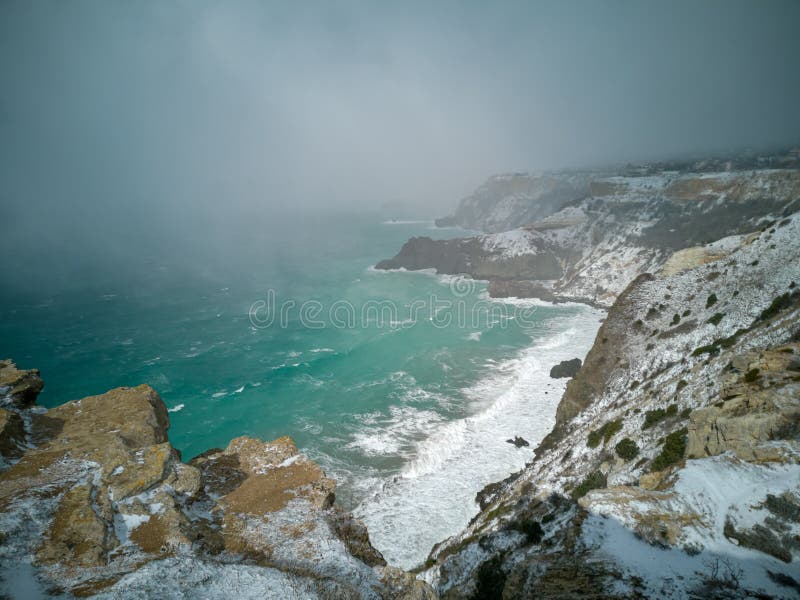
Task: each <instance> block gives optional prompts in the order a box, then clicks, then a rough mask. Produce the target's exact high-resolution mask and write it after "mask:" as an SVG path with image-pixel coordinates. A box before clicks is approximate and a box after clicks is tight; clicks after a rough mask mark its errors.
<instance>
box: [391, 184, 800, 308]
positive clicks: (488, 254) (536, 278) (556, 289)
mask: <svg viewBox="0 0 800 600" xmlns="http://www.w3.org/2000/svg"><path fill="white" fill-rule="evenodd" d="M587 187H588V190H589V192H588V195H587V196H586V197H585V198H582V199H578V200H575V201H573V202H571V203H570V204H569V205H568V206H564V207H562V208H560V209H559V210H557V211H555V212H552V213H550V212H548V211H549V210H550V209H552V208H553V206H554V205H552V204H542V205H538V204H537V205H536V206H537V209H536V210H537V211H540V212H541V213H546V214H544V216H541V217H540V218H538V219H537V220H535V221H533V222H526V223H525V224H524V225H523V226H521V227H518V228H516V229H512V230H511V231H504V232H501V233H491V234H483V235H478V236H473V237H469V238H464V239H451V240H432V239H430V238H412V239H411V240H409V241H408V242H407V243H406V244H405V245H404V246H403V248H402V249H401V250H400V252H399V253H398V254H397V255H396V256H395V257H394V258H391V259H388V260H384V261H381V262H380V263H378V265H376V268H379V269H397V268H405V269H412V270H413V269H428V268H432V269H436V271H437V272H439V273H444V274H459V273H463V274H468V275H471V276H472V277H475V278H477V279H484V280H488V281H489V293H490V294H491V295H492V296H494V297H507V296H518V297H538V298H541V299H544V300H549V301H554V300H555V301H558V300H573V301H581V302H587V303H590V304H595V305H600V306H604V307H608V306H611V304H613V302H614V301H615V300H616V298H617V297H618V296H619V294H620V293H621V292H622V291H623V290H624V289H625V288H626V287H627V286H628V284H629V283H630V282H631V281H633V279H634V278H635V277H636V276H637V275H639V274H640V273H646V272H653V271H655V270H657V269H659V268H661V267H662V266H663V265H664V263H665V262H666V261H667V259H668V258H670V257H671V256H672V255H673V253H674V252H675V251H676V250H679V249H684V248H689V247H691V248H693V250H691V251H690V252H688V253H685V254H684V255H683V256H682V257H680V256H679V257H676V258H674V259H673V261H680V260H689V261H692V260H713V259H714V258H718V257H719V256H721V255H723V254H725V252H726V251H727V247H728V246H729V245H730V244H731V243H733V241H732V240H724V239H723V238H728V237H730V236H734V235H740V234H743V233H745V232H748V231H751V230H753V229H756V228H757V227H759V226H761V225H763V223H765V222H767V221H768V220H774V219H780V218H783V217H785V216H787V215H789V214H791V213H793V212H794V211H796V210H798V209H800V204H799V202H800V171H797V170H756V171H726V172H716V173H671V172H670V173H659V174H656V175H651V176H636V177H630V176H616V177H601V178H597V179H592V180H591V181H590V182H589V183H588V184H587ZM534 204H535V203H534ZM526 206H527V205H526ZM530 212H531V210H529V209H523V208H519V207H518V208H517V210H516V211H515V213H514V215H515V218H514V219H512V221H514V220H515V219H517V218H518V219H526V218H527V217H528V215H529V214H530ZM534 212H535V211H534ZM503 214H505V213H503ZM490 222H491V223H495V222H496V220H495V219H494V218H492V219H490ZM717 240H722V241H717ZM676 264H677V263H676Z"/></svg>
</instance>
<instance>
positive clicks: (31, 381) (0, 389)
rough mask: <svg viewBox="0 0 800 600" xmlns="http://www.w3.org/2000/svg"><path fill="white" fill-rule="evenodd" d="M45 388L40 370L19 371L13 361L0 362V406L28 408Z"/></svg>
mask: <svg viewBox="0 0 800 600" xmlns="http://www.w3.org/2000/svg"><path fill="white" fill-rule="evenodd" d="M42 388H44V382H43V381H42V379H41V377H39V370H38V369H29V370H27V371H24V370H20V369H17V365H15V364H14V363H13V361H11V360H0V406H5V407H9V406H10V407H12V408H18V409H19V408H27V407H29V406H31V405H32V404H33V403H34V402H36V397H37V396H38V395H39V392H41V391H42Z"/></svg>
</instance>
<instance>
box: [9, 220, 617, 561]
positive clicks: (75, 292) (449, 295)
mask: <svg viewBox="0 0 800 600" xmlns="http://www.w3.org/2000/svg"><path fill="white" fill-rule="evenodd" d="M229 225H230V223H222V224H220V227H219V228H215V227H211V228H207V229H204V230H203V233H202V234H198V233H193V232H192V230H191V228H187V229H186V230H180V231H176V232H174V235H170V236H166V237H167V238H168V239H164V238H165V235H164V232H160V233H159V235H158V236H157V237H156V236H153V237H148V236H142V237H128V238H124V242H121V244H124V247H116V248H110V249H109V251H108V253H107V255H106V253H103V255H101V256H94V257H92V258H91V260H88V259H87V260H85V261H84V263H85V268H84V269H83V270H81V269H75V268H73V269H72V270H71V271H70V272H69V273H68V277H66V279H67V284H66V285H61V284H59V285H52V286H51V285H48V281H47V279H46V278H42V279H41V281H34V282H33V283H32V284H31V285H28V286H26V287H25V288H24V289H22V290H17V289H13V288H11V287H9V286H8V285H7V284H4V287H3V288H0V354H1V355H3V357H10V358H13V359H14V360H15V361H16V363H17V365H18V366H19V367H20V368H38V369H40V371H41V374H42V378H43V379H44V381H45V384H46V385H45V389H44V391H43V392H42V394H41V395H40V398H39V403H40V404H42V405H44V406H46V407H52V406H56V405H58V404H61V403H64V402H67V401H70V400H74V399H78V398H82V397H84V396H87V395H93V394H101V393H103V392H105V391H106V390H108V389H111V388H114V387H117V386H133V385H138V384H141V383H147V384H150V385H151V386H153V387H154V388H155V389H156V390H157V391H158V393H159V394H160V396H161V398H162V399H163V400H164V403H165V404H166V406H167V408H168V410H169V418H170V429H169V436H170V440H171V442H172V444H173V445H174V446H175V447H176V448H178V449H179V450H180V452H181V453H182V457H183V459H184V460H189V459H190V458H192V457H193V456H195V455H197V454H199V453H201V452H203V451H205V450H208V449H209V448H214V447H220V448H221V447H224V446H226V445H227V444H228V442H229V441H230V440H231V439H232V438H235V437H237V436H242V435H247V436H253V437H257V438H260V439H264V440H270V439H275V438H277V437H280V436H284V435H288V436H291V437H292V438H293V439H294V441H295V443H296V444H297V446H298V447H299V448H300V449H301V450H302V451H303V452H305V453H306V454H307V455H308V456H309V457H311V458H312V459H314V460H315V461H317V462H318V463H319V464H320V465H321V466H322V467H323V468H324V469H325V471H326V472H327V474H328V475H329V476H331V477H333V478H335V479H336V481H337V500H338V502H339V503H340V504H341V505H343V506H344V507H345V508H347V509H349V510H352V511H354V513H355V514H356V515H357V516H358V517H359V518H360V519H362V520H363V521H364V522H365V523H366V525H367V527H368V529H369V532H370V536H371V540H372V542H373V544H374V545H375V546H376V547H377V548H378V549H379V550H380V551H381V552H382V553H383V554H384V556H385V557H386V559H387V560H388V561H389V562H390V563H391V564H394V565H396V566H399V567H403V568H412V567H414V566H417V565H419V564H421V563H422V562H424V560H425V558H426V557H427V554H428V552H429V551H430V549H431V547H432V546H433V544H435V543H437V542H439V541H441V540H443V539H445V538H447V537H449V536H451V535H454V534H456V533H457V532H458V531H460V530H461V529H462V528H463V527H465V526H466V525H467V523H468V522H469V520H470V518H471V517H472V516H474V514H475V513H476V512H477V510H478V507H477V504H476V503H475V495H476V493H477V492H478V491H479V490H480V489H482V488H483V487H484V486H485V485H487V484H489V483H491V482H494V481H497V480H500V479H503V478H505V477H506V476H508V475H509V474H510V473H512V472H514V471H517V470H519V469H521V468H522V467H524V465H525V463H526V462H528V461H530V460H531V459H532V458H533V448H534V446H535V445H536V443H537V442H538V441H539V440H541V438H542V437H544V435H546V433H547V432H548V431H549V430H550V428H551V427H552V425H553V422H554V415H555V408H556V405H557V403H558V400H559V398H560V396H561V393H562V392H563V389H564V385H565V381H564V380H555V379H551V378H550V377H549V370H550V368H551V367H552V366H553V365H554V364H556V363H558V362H559V361H561V360H566V359H571V358H575V357H580V358H583V357H584V356H585V354H586V352H587V351H588V349H589V347H590V346H591V344H592V342H593V340H594V336H595V334H596V332H597V328H598V327H599V324H600V320H601V318H602V314H601V313H600V312H599V311H597V310H595V309H592V308H590V307H587V306H583V305H578V304H559V305H551V304H547V303H544V302H540V301H522V300H493V299H490V298H489V297H488V294H487V291H486V284H485V282H480V281H473V280H471V279H469V278H465V277H459V276H440V275H436V274H435V273H433V272H431V271H423V272H408V271H402V270H400V271H379V270H376V269H374V265H375V264H376V263H377V262H378V261H379V260H381V259H383V258H388V257H391V256H393V255H394V254H395V253H396V252H397V251H398V250H399V249H400V247H401V246H402V245H403V243H404V242H406V240H408V239H409V238H410V237H413V236H430V237H433V238H449V237H459V236H464V235H466V234H468V233H469V232H465V231H464V230H460V229H457V228H452V229H449V228H437V227H435V226H434V224H433V222H432V221H427V220H424V219H397V218H393V217H392V215H391V214H388V213H386V212H385V211H384V212H381V211H377V210H376V211H372V212H364V211H359V212H355V211H354V212H353V213H347V212H338V213H335V212H328V213H325V212H318V213H314V214H310V213H304V214H298V215H291V214H289V213H286V214H282V215H281V216H280V217H276V218H274V219H268V220H266V222H265V221H264V220H259V219H252V220H247V221H246V223H245V224H243V223H237V224H236V226H235V227H233V226H230V227H229ZM81 264H83V263H81ZM98 265H99V266H98ZM62 275H63V273H62ZM64 279H65V277H63V276H62V278H61V279H59V282H61V283H63V281H64ZM515 436H521V437H522V438H524V439H525V440H526V441H527V442H528V443H529V444H530V445H529V446H527V447H524V446H523V447H519V448H518V447H516V446H515V445H513V444H511V443H509V442H508V441H507V440H509V439H512V438H514V437H515Z"/></svg>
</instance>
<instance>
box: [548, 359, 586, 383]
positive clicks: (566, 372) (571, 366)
mask: <svg viewBox="0 0 800 600" xmlns="http://www.w3.org/2000/svg"><path fill="white" fill-rule="evenodd" d="M580 368H581V359H580V358H573V359H572V360H562V361H561V362H560V363H558V364H557V365H556V366H555V367H553V368H552V369H550V377H552V378H553V379H560V378H562V377H575V375H577V373H578V371H579V370H580Z"/></svg>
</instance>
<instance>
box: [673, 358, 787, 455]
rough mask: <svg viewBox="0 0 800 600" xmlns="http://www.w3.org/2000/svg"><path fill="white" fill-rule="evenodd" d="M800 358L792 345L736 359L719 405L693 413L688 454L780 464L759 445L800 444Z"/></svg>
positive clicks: (727, 377)
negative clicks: (728, 454)
mask: <svg viewBox="0 0 800 600" xmlns="http://www.w3.org/2000/svg"><path fill="white" fill-rule="evenodd" d="M798 356H800V344H797V343H792V344H786V345H783V346H781V347H779V348H775V349H771V350H765V351H762V352H753V353H747V354H743V355H739V356H737V357H735V359H734V360H733V361H732V363H731V369H730V371H731V372H729V373H728V374H726V376H725V377H724V380H723V386H722V390H721V393H720V398H721V401H720V402H718V403H716V404H715V405H713V406H709V407H706V408H702V409H699V410H695V411H693V412H692V414H691V417H690V421H689V428H688V429H689V434H688V443H687V455H688V456H691V457H694V458H701V457H704V456H716V455H718V454H722V453H724V452H728V451H731V452H733V453H734V454H735V455H736V456H738V457H739V458H742V459H745V460H769V459H770V458H774V459H775V460H779V459H780V456H779V455H773V454H772V453H769V454H765V449H764V448H762V447H761V443H762V442H769V441H773V440H798V439H800V403H799V402H798V398H800V360H798ZM798 447H800V445H799V446H798Z"/></svg>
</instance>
